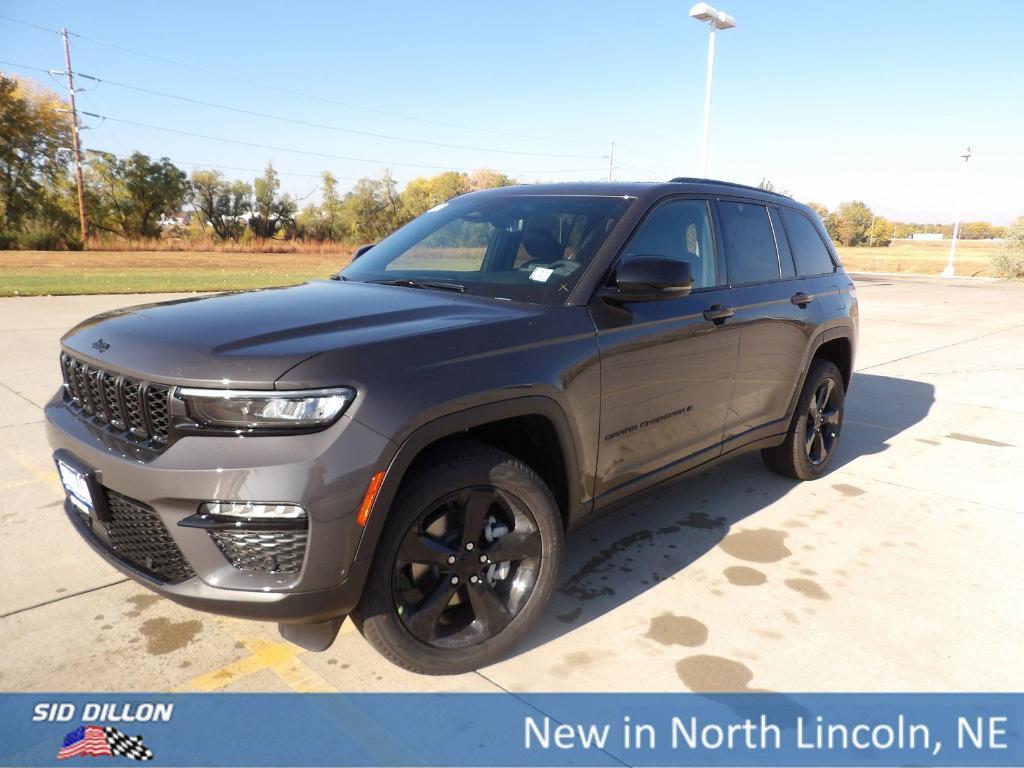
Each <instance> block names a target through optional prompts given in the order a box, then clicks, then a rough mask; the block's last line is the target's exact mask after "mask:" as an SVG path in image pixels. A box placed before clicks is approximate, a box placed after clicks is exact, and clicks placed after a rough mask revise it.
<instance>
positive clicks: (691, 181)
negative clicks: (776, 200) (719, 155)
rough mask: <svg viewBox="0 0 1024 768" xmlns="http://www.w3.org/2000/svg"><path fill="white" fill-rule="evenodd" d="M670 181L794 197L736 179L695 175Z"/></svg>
mask: <svg viewBox="0 0 1024 768" xmlns="http://www.w3.org/2000/svg"><path fill="white" fill-rule="evenodd" d="M669 183H682V184H715V185H717V186H720V187H736V188H737V189H749V190H752V191H754V192H760V193H761V194H763V195H775V196H776V197H784V198H786V199H787V200H792V199H793V198H792V197H790V196H789V195H784V194H782V193H781V192H771V191H769V190H767V189H761V188H760V187H752V186H750V185H749V184H740V183H739V182H736V181H719V180H718V179H699V178H697V177H695V176H676V177H675V178H674V179H669Z"/></svg>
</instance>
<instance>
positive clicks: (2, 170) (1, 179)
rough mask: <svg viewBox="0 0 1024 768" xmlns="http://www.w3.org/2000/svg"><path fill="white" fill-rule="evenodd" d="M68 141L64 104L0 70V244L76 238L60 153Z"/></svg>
mask: <svg viewBox="0 0 1024 768" xmlns="http://www.w3.org/2000/svg"><path fill="white" fill-rule="evenodd" d="M61 110H64V111H61ZM70 145H71V122H70V120H69V119H68V115H67V112H66V105H65V104H64V102H62V101H61V100H60V99H59V98H58V97H57V95H56V94H54V93H53V92H52V91H49V90H46V89H44V88H42V87H40V86H38V85H36V84H34V83H32V82H31V81H24V80H21V79H19V78H15V77H7V76H4V75H2V74H0V243H6V244H8V245H10V244H19V245H29V246H31V247H56V246H58V245H67V244H69V243H71V244H74V243H76V242H77V235H76V234H75V229H76V222H77V210H76V209H75V208H74V207H72V205H71V200H70V198H69V195H68V192H69V190H70V178H69V175H68V167H69V164H70V155H69V153H67V152H65V151H63V150H64V149H65V148H66V147H69V146H70ZM22 236H29V237H28V239H27V240H25V241H24V242H23V241H22ZM37 238H38V242H36V239H37ZM30 241H31V242H30ZM0 247H4V246H3V245H0Z"/></svg>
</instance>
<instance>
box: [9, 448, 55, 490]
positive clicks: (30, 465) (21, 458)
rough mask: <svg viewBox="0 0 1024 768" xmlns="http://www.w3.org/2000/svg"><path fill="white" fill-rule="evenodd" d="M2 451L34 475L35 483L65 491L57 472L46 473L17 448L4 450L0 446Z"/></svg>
mask: <svg viewBox="0 0 1024 768" xmlns="http://www.w3.org/2000/svg"><path fill="white" fill-rule="evenodd" d="M0 450H2V451H3V452H4V453H5V454H7V455H8V456H10V457H11V458H12V459H14V463H15V464H17V465H18V466H20V467H21V468H22V469H24V470H25V471H26V472H28V473H29V474H30V475H32V477H33V478H34V480H35V481H37V482H42V483H49V484H51V485H53V486H54V487H55V488H60V489H61V490H63V487H62V486H61V484H60V480H59V479H58V477H57V472H56V471H55V470H50V471H45V470H43V469H41V468H40V467H39V465H38V464H37V463H36V462H35V460H34V459H33V458H32V457H31V456H29V455H28V454H27V453H25V452H24V451H22V450H19V449H17V448H4V447H3V446H0Z"/></svg>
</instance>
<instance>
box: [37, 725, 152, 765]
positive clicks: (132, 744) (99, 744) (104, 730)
mask: <svg viewBox="0 0 1024 768" xmlns="http://www.w3.org/2000/svg"><path fill="white" fill-rule="evenodd" d="M114 755H117V756H118V757H126V758H128V759H129V760H152V759H153V750H151V749H149V748H148V747H147V746H146V745H145V744H143V743H142V737H141V736H128V735H127V734H125V733H121V731H119V730H117V728H110V727H108V726H102V727H101V726H99V725H80V726H78V727H77V728H75V730H73V731H71V732H69V733H68V734H67V736H65V737H64V742H63V743H62V744H61V748H60V751H59V752H58V753H57V759H58V760H68V759H70V758H73V757H112V756H114Z"/></svg>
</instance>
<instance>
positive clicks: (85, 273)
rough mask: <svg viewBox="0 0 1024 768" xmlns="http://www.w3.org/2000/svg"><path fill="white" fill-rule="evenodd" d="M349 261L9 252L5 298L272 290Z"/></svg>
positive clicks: (0, 285) (2, 282) (2, 271)
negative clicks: (251, 289) (270, 288)
mask: <svg viewBox="0 0 1024 768" xmlns="http://www.w3.org/2000/svg"><path fill="white" fill-rule="evenodd" d="M347 262H348V256H347V255H342V254H335V255H332V254H326V255H324V254H298V253H284V254H282V253H212V252H196V253H185V252H152V251H146V252H132V251H86V252H70V251H3V252H0V296H45V295H69V294H89V293H173V292H185V291H224V290H244V289H247V288H268V287H271V286H280V285H294V284H296V283H301V282H304V281H306V280H310V279H313V278H325V277H328V276H329V275H331V274H333V273H334V272H336V271H337V270H338V269H339V268H340V267H342V266H343V265H344V264H345V263H347Z"/></svg>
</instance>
